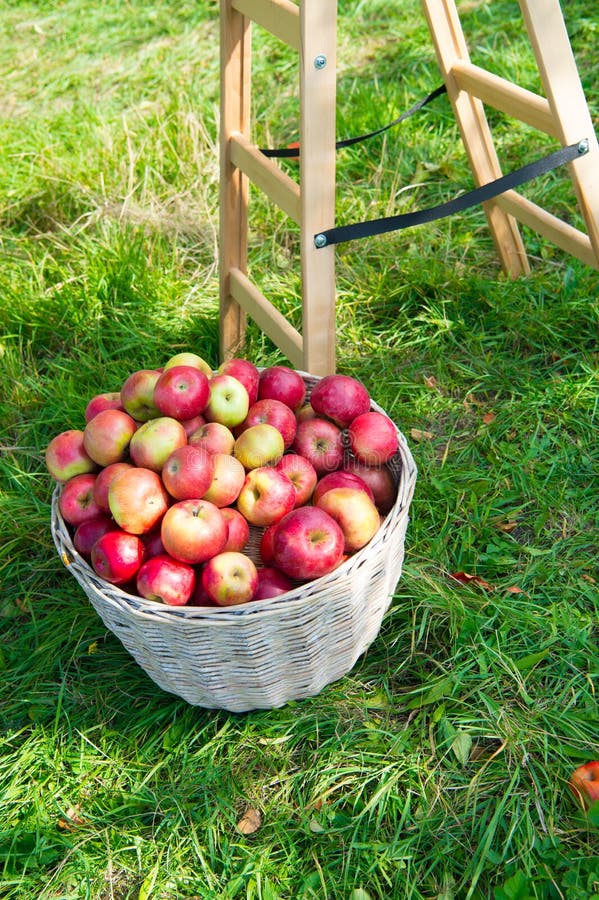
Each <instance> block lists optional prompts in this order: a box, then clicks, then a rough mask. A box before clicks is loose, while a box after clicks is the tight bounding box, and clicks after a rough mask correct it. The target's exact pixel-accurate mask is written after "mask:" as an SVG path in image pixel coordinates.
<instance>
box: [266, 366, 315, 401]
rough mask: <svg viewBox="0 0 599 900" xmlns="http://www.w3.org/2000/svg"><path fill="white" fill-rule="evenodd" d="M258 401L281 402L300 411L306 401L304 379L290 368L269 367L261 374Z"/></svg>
mask: <svg viewBox="0 0 599 900" xmlns="http://www.w3.org/2000/svg"><path fill="white" fill-rule="evenodd" d="M258 399H259V400H264V399H269V400H280V401H281V402H282V403H285V405H286V406H289V407H290V409H293V410H296V409H299V408H300V407H301V406H302V404H303V402H304V400H305V399H306V385H305V383H304V379H303V378H302V376H301V375H300V373H299V372H296V370H295V369H290V368H289V366H269V367H268V368H266V369H263V370H262V371H261V372H260V383H259V385H258Z"/></svg>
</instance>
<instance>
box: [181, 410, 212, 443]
mask: <svg viewBox="0 0 599 900" xmlns="http://www.w3.org/2000/svg"><path fill="white" fill-rule="evenodd" d="M205 424H206V419H205V418H204V416H193V418H192V419H181V425H182V426H183V428H184V429H185V434H186V435H187V440H188V441H189V438H190V437H191V436H192V434H195V432H196V431H197V430H198V428H201V427H202V425H205Z"/></svg>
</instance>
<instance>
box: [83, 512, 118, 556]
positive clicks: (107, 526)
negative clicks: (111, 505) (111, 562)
mask: <svg viewBox="0 0 599 900" xmlns="http://www.w3.org/2000/svg"><path fill="white" fill-rule="evenodd" d="M115 527H116V526H115V524H114V522H113V520H112V519H111V518H110V516H107V515H106V513H100V514H99V515H97V516H94V517H93V519H87V520H86V521H85V522H82V523H81V525H78V526H77V528H76V529H75V534H74V535H73V546H74V547H75V550H76V551H77V553H80V554H81V556H83V557H84V559H88V560H89V559H90V558H91V553H92V549H93V546H94V544H95V543H96V541H97V540H98V538H100V537H102V535H103V534H106V532H107V531H114V529H115Z"/></svg>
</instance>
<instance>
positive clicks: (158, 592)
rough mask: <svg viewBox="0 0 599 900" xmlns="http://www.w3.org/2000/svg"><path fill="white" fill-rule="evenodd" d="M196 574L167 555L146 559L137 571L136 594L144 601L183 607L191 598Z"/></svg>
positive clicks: (186, 564)
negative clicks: (144, 599) (143, 598)
mask: <svg viewBox="0 0 599 900" xmlns="http://www.w3.org/2000/svg"><path fill="white" fill-rule="evenodd" d="M195 583H196V573H195V570H194V569H193V568H192V566H190V565H188V563H184V562H180V561H179V560H177V559H173V558H172V557H171V556H169V555H168V554H167V553H164V554H162V555H160V556H153V557H151V559H147V560H146V561H145V562H144V563H143V564H142V566H141V568H140V569H139V571H138V573H137V579H136V587H137V592H138V594H139V595H140V596H141V597H145V598H146V600H156V601H158V602H159V603H166V604H167V606H185V604H186V603H187V602H188V601H189V599H190V598H191V596H192V594H193V592H194V589H195Z"/></svg>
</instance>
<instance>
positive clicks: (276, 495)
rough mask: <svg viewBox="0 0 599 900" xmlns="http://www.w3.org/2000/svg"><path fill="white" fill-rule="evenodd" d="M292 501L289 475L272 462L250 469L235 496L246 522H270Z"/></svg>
mask: <svg viewBox="0 0 599 900" xmlns="http://www.w3.org/2000/svg"><path fill="white" fill-rule="evenodd" d="M294 503H295V488H294V487H293V484H292V483H291V479H290V478H288V476H287V475H285V473H284V472H281V471H280V470H279V469H275V468H273V467H272V466H260V467H259V468H257V469H251V470H250V471H249V472H248V473H247V475H246V476H245V481H244V483H243V487H242V488H241V491H240V492H239V497H238V498H237V509H238V510H239V512H240V513H241V515H242V516H244V518H245V519H246V520H247V521H248V522H249V523H250V525H260V526H262V527H266V526H267V525H274V523H275V522H279V521H280V520H281V519H282V518H283V516H285V515H286V514H287V513H288V512H289V511H290V510H292V509H293V506H294Z"/></svg>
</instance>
